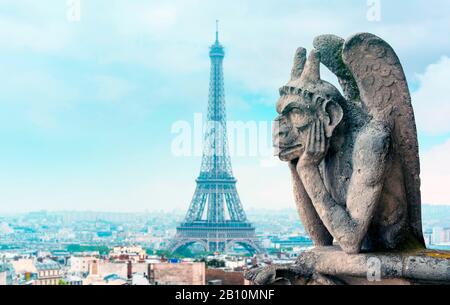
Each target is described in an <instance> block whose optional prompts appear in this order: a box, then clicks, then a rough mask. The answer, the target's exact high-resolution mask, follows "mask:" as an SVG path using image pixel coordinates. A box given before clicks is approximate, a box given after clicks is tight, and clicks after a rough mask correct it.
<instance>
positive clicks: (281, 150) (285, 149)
mask: <svg viewBox="0 0 450 305" xmlns="http://www.w3.org/2000/svg"><path fill="white" fill-rule="evenodd" d="M273 148H274V156H277V157H280V158H282V157H284V156H288V155H290V154H292V153H294V152H296V151H298V150H299V149H301V148H302V145H301V144H298V145H295V146H280V145H274V147H273Z"/></svg>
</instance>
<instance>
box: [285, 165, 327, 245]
mask: <svg viewBox="0 0 450 305" xmlns="http://www.w3.org/2000/svg"><path fill="white" fill-rule="evenodd" d="M297 162H298V159H297V160H295V161H291V162H289V169H290V171H291V175H292V181H293V188H294V199H295V204H296V206H297V211H298V214H299V216H300V220H301V221H302V224H303V226H304V227H305V230H306V232H307V233H308V235H309V236H310V237H311V239H312V240H313V242H314V244H315V245H317V246H331V245H332V244H333V237H332V236H331V234H330V233H329V232H328V230H327V228H326V227H325V226H324V225H323V223H322V220H321V219H320V217H319V215H318V214H317V212H316V210H315V208H314V206H313V204H312V202H311V199H310V198H309V196H308V193H307V192H306V190H305V187H304V186H303V182H302V181H301V179H300V177H299V175H298V172H297V168H296V167H297Z"/></svg>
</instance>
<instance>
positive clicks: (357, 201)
mask: <svg viewBox="0 0 450 305" xmlns="http://www.w3.org/2000/svg"><path fill="white" fill-rule="evenodd" d="M389 146H390V131H389V130H388V129H387V128H386V127H385V125H384V124H383V123H380V122H371V123H369V124H368V126H366V128H364V130H362V131H361V132H360V134H359V136H358V138H357V140H356V142H355V148H354V153H353V174H352V177H351V180H350V185H349V188H348V192H347V202H346V207H344V206H342V205H339V204H338V203H336V201H335V200H334V199H333V198H332V196H331V195H330V193H329V192H328V191H327V189H326V187H325V184H324V182H323V180H322V177H321V175H320V172H319V168H318V166H314V165H309V166H306V167H301V168H299V169H298V171H299V174H300V177H301V180H302V181H303V184H304V187H305V189H306V192H307V193H308V195H309V197H310V199H311V201H312V204H313V206H314V208H315V210H316V211H317V214H318V215H319V217H320V219H321V220H322V222H323V224H324V225H325V227H326V228H327V229H328V231H329V232H330V234H331V235H332V236H333V237H334V238H335V239H336V240H337V241H338V243H339V245H340V246H341V248H342V249H343V250H344V251H345V252H346V253H359V252H360V250H361V244H362V241H363V239H364V237H365V235H366V233H367V230H368V228H369V225H370V223H371V220H372V218H373V214H374V211H375V209H376V206H377V204H378V202H379V198H380V194H381V191H382V189H383V182H384V176H385V170H386V163H387V156H388V151H389Z"/></svg>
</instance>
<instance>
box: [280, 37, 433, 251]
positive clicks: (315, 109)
mask: <svg viewBox="0 0 450 305" xmlns="http://www.w3.org/2000/svg"><path fill="white" fill-rule="evenodd" d="M314 45H315V47H316V49H315V50H312V51H311V52H310V54H309V57H308V60H306V61H305V58H306V52H305V50H304V49H303V48H299V49H298V50H297V52H296V56H295V61H294V67H293V69H292V73H291V79H290V80H289V82H288V83H287V84H286V85H285V86H283V87H282V88H281V89H280V99H279V101H278V103H277V111H278V113H279V116H278V117H277V118H276V119H275V124H274V126H275V128H274V133H273V137H274V146H275V147H276V154H277V155H278V156H279V157H280V159H281V160H283V161H286V162H288V163H289V168H290V169H291V173H292V180H293V185H294V195H295V201H296V204H297V209H298V212H299V215H300V218H301V220H302V223H303V224H304V226H305V229H306V231H307V232H308V233H309V235H310V236H311V238H312V239H313V241H314V243H315V244H316V245H318V246H329V245H331V244H332V242H333V239H334V240H335V241H336V242H337V243H338V244H339V245H340V246H341V248H342V249H343V251H345V252H346V253H359V252H360V251H362V250H365V251H367V250H370V251H382V250H400V249H418V248H424V241H423V236H422V227H421V214H420V211H421V202H420V178H419V171H420V166H419V156H418V145H417V134H416V127H415V121H414V114H413V109H412V106H411V100H410V95H409V90H408V85H407V83H406V78H405V75H404V73H403V70H402V67H401V64H400V61H399V59H398V57H397V55H396V54H395V52H394V50H393V49H392V48H391V47H390V46H389V45H388V44H387V43H386V42H385V41H384V40H382V39H381V38H379V37H377V36H375V35H372V34H367V33H362V34H356V35H354V36H352V37H351V38H349V39H348V40H347V41H345V42H344V40H343V39H341V38H339V37H337V36H333V35H322V36H319V37H318V38H316V39H315V42H314ZM321 62H322V63H324V64H325V65H326V66H328V67H329V68H330V69H331V71H333V72H335V73H336V75H337V76H338V78H339V79H340V83H341V84H342V85H343V90H344V92H346V94H345V95H346V97H347V98H344V96H342V95H341V93H340V91H339V90H338V89H337V88H335V87H334V86H333V85H332V84H330V83H328V82H326V81H324V80H322V79H321V78H320V63H321ZM355 90H356V91H357V92H355Z"/></svg>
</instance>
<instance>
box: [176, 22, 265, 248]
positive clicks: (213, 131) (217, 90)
mask: <svg viewBox="0 0 450 305" xmlns="http://www.w3.org/2000/svg"><path fill="white" fill-rule="evenodd" d="M209 57H210V59H211V74H210V83H209V100H208V112H207V123H206V126H205V134H204V142H203V157H202V164H201V169H200V175H199V176H198V178H197V180H196V182H197V187H196V190H195V193H194V196H193V198H192V201H191V204H190V207H189V209H188V211H187V213H186V217H185V219H184V221H183V222H182V223H181V224H180V225H179V226H178V227H177V233H176V236H175V238H174V239H173V240H172V243H171V245H170V250H171V251H172V252H175V251H177V250H181V249H182V248H185V247H189V246H191V245H192V244H195V243H198V244H200V245H202V246H203V248H204V249H205V250H206V251H207V252H222V253H223V252H230V251H231V250H232V249H233V248H234V247H235V246H236V245H240V246H242V247H244V248H245V249H246V250H247V251H249V252H251V253H259V252H262V249H261V247H260V245H259V242H258V239H257V238H256V235H255V228H254V227H253V226H252V224H251V223H250V222H249V221H248V220H247V216H246V215H245V212H244V209H243V207H242V204H241V201H240V199H239V195H238V193H237V190H236V179H235V178H234V176H233V171H232V168H231V160H230V156H229V152H228V144H227V131H226V108H225V92H224V82H223V58H224V57H225V52H224V48H223V46H222V45H221V44H220V43H219V31H218V28H217V29H216V41H215V43H214V44H213V45H212V46H211V47H210V51H209Z"/></svg>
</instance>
